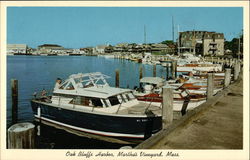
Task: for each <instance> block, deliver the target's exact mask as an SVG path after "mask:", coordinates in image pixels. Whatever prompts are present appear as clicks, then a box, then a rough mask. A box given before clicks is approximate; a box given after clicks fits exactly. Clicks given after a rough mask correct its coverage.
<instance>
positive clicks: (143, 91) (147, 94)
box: [134, 77, 206, 115]
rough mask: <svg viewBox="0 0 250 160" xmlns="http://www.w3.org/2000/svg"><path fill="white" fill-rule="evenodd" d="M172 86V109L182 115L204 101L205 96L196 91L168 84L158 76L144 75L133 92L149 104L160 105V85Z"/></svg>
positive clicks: (161, 98) (140, 99)
mask: <svg viewBox="0 0 250 160" xmlns="http://www.w3.org/2000/svg"><path fill="white" fill-rule="evenodd" d="M167 85H168V86H169V87H171V88H173V96H174V97H173V111H174V112H181V113H182V115H184V114H185V113H186V112H187V111H189V110H192V109H194V108H195V107H198V106H199V105H200V104H202V103H204V102H205V101H206V96H205V95H203V94H198V93H190V92H189V91H188V90H186V89H185V88H180V86H182V84H178V85H177V86H172V85H169V84H168V83H167V82H166V81H165V80H164V79H162V78H159V77H144V78H142V79H141V80H140V87H139V88H138V89H137V90H136V91H135V92H134V94H135V96H136V97H137V99H138V100H139V101H143V102H146V103H148V104H149V105H156V106H159V107H161V106H162V100H163V97H162V87H164V86H167Z"/></svg>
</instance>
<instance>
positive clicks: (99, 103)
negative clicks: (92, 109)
mask: <svg viewBox="0 0 250 160" xmlns="http://www.w3.org/2000/svg"><path fill="white" fill-rule="evenodd" d="M91 101H92V104H93V105H94V106H101V107H102V106H103V104H102V101H101V100H100V99H98V98H93V99H92V100H91Z"/></svg>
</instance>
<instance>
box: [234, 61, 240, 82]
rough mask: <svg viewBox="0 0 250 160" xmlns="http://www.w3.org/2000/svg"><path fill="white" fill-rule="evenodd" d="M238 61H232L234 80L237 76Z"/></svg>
mask: <svg viewBox="0 0 250 160" xmlns="http://www.w3.org/2000/svg"><path fill="white" fill-rule="evenodd" d="M238 64H239V62H237V61H235V63H234V80H235V81H236V80H237V79H238V77H239V65H238Z"/></svg>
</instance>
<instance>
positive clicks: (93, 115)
mask: <svg viewBox="0 0 250 160" xmlns="http://www.w3.org/2000/svg"><path fill="white" fill-rule="evenodd" d="M106 78H108V76H106V75H103V74H101V73H99V72H96V73H86V74H82V73H78V74H73V75H71V76H69V78H68V79H66V80H65V81H64V82H62V83H60V80H59V82H58V83H57V84H56V86H55V88H54V91H53V94H52V95H51V96H41V97H35V98H34V99H32V100H31V106H32V109H33V112H34V116H35V118H36V119H37V120H42V121H48V122H50V123H55V124H57V125H61V126H64V127H68V128H70V129H73V130H78V131H82V132H86V133H91V134H96V135H101V136H108V137H116V138H129V139H145V138H148V137H149V136H150V135H151V134H154V133H156V132H158V131H159V130H161V125H162V122H161V119H162V118H161V108H160V107H158V106H153V105H150V106H148V105H145V103H141V102H139V101H138V100H137V99H136V98H135V97H134V95H133V93H132V90H130V89H122V88H114V87H111V86H109V84H108V83H107V81H106Z"/></svg>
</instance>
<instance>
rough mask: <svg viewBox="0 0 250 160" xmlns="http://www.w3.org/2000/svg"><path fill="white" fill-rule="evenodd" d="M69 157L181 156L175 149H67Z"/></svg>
mask: <svg viewBox="0 0 250 160" xmlns="http://www.w3.org/2000/svg"><path fill="white" fill-rule="evenodd" d="M65 155H66V156H67V157H84V158H91V157H148V158H157V157H158V158H160V157H179V156H180V155H179V153H178V152H173V151H164V153H163V151H157V152H156V151H154V152H152V151H150V152H143V151H120V152H118V153H113V152H111V151H100V152H98V153H93V152H92V151H67V152H66V154H65Z"/></svg>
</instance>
